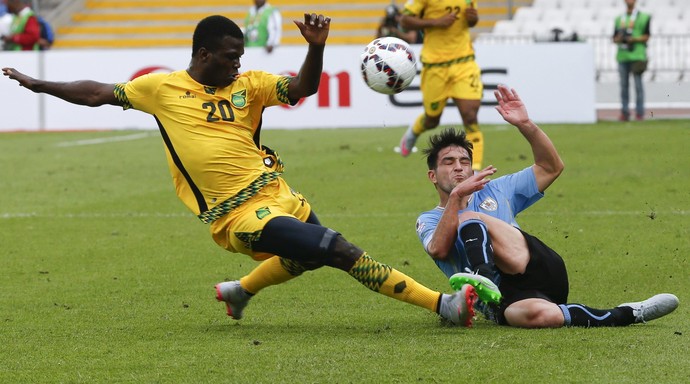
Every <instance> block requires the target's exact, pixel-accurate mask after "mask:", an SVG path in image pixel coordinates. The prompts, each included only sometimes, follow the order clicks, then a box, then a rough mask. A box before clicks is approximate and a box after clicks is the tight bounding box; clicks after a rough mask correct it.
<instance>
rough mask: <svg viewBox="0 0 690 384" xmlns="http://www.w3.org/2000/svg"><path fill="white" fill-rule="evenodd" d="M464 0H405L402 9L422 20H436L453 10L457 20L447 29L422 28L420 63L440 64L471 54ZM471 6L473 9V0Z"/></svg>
mask: <svg viewBox="0 0 690 384" xmlns="http://www.w3.org/2000/svg"><path fill="white" fill-rule="evenodd" d="M467 7H468V4H467V1H466V0H408V1H407V3H406V4H405V9H404V12H405V14H408V15H413V16H417V17H421V18H423V19H437V18H439V17H441V16H443V15H446V14H448V13H457V15H458V19H457V20H456V21H455V22H454V23H453V25H451V26H450V27H448V28H425V29H424V43H423V45H422V52H421V55H420V56H421V60H422V63H425V64H430V63H443V62H446V61H451V60H454V59H457V58H459V57H464V56H469V55H473V54H474V48H473V47H472V39H471V37H470V28H469V25H468V24H467V20H466V19H465V8H467ZM474 7H475V8H477V4H476V1H475V2H474Z"/></svg>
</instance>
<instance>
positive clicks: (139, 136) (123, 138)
mask: <svg viewBox="0 0 690 384" xmlns="http://www.w3.org/2000/svg"><path fill="white" fill-rule="evenodd" d="M153 135H154V134H152V133H150V132H142V133H133V134H131V135H122V136H111V137H101V138H98V139H83V140H74V141H61V142H59V143H57V144H55V146H56V147H76V146H80V145H97V144H107V143H114V142H118V141H131V140H139V139H144V138H147V137H149V136H153Z"/></svg>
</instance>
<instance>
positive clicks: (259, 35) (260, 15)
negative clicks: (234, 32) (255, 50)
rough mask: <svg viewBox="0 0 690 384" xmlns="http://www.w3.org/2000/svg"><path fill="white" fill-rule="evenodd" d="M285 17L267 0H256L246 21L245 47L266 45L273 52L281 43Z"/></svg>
mask: <svg viewBox="0 0 690 384" xmlns="http://www.w3.org/2000/svg"><path fill="white" fill-rule="evenodd" d="M282 28H283V19H282V17H281V16H280V11H278V8H275V7H273V6H271V5H270V4H268V3H267V2H266V0H254V6H253V7H251V8H249V12H248V13H247V17H246V19H245V21H244V45H245V47H264V48H265V49H266V52H268V53H271V52H273V49H274V48H275V47H277V46H278V45H280V37H281V34H282Z"/></svg>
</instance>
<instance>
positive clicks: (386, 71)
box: [361, 37, 417, 95]
mask: <svg viewBox="0 0 690 384" xmlns="http://www.w3.org/2000/svg"><path fill="white" fill-rule="evenodd" d="M361 59H362V78H363V79H364V82H365V83H366V84H367V85H368V86H369V88H371V89H373V90H374V91H376V92H379V93H383V94H386V95H393V94H396V93H400V92H402V91H403V90H404V89H405V88H407V87H408V86H409V85H410V83H412V80H413V79H414V77H415V76H416V75H417V59H416V58H415V55H414V52H413V51H412V48H410V45H409V44H407V43H406V42H405V41H403V40H401V39H398V38H397V37H381V38H378V39H375V40H374V41H372V42H371V43H369V44H368V45H367V47H366V48H364V52H363V53H362V56H361Z"/></svg>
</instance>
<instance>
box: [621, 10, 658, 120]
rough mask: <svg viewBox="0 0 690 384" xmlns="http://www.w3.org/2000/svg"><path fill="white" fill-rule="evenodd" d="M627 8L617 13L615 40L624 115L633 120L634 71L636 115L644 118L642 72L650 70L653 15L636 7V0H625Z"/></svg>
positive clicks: (622, 117) (625, 117) (622, 118)
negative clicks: (648, 45)
mask: <svg viewBox="0 0 690 384" xmlns="http://www.w3.org/2000/svg"><path fill="white" fill-rule="evenodd" d="M625 4H626V7H627V9H626V11H625V13H624V14H622V15H621V16H618V17H616V24H615V27H614V34H613V42H614V43H616V44H618V53H617V54H616V60H617V61H618V74H619V75H620V91H621V115H620V118H619V120H621V121H628V120H630V106H629V103H630V75H631V74H632V77H633V80H634V82H635V117H636V118H637V120H643V119H644V88H643V85H642V74H643V73H644V71H645V70H647V41H648V40H649V35H650V33H649V22H650V19H651V16H650V15H649V14H648V13H644V12H640V11H639V10H638V9H637V8H636V7H635V0H625Z"/></svg>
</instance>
